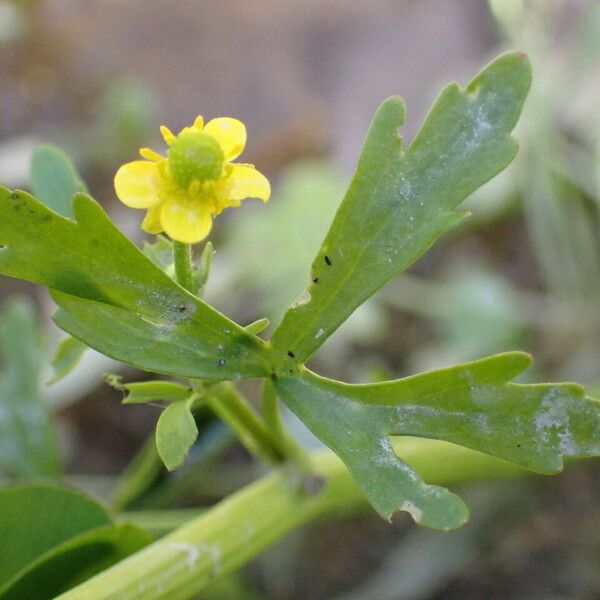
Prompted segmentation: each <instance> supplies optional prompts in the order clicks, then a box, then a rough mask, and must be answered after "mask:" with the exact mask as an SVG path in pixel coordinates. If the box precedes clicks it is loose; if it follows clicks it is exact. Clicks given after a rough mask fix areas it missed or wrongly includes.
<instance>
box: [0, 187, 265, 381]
mask: <svg viewBox="0 0 600 600" xmlns="http://www.w3.org/2000/svg"><path fill="white" fill-rule="evenodd" d="M0 211H1V212H2V215H3V218H2V221H1V222H0V241H1V242H2V243H3V244H4V245H5V246H7V247H6V248H4V249H3V250H2V252H1V253H0V272H2V273H4V274H6V275H10V276H11V277H19V278H21V279H27V280H29V281H34V282H36V283H40V284H42V285H46V286H47V287H49V288H50V289H51V290H52V293H53V297H54V299H55V301H56V302H57V304H58V305H59V306H60V308H61V310H59V311H58V313H57V314H56V315H55V321H56V323H57V324H58V325H59V327H61V328H62V329H64V330H65V331H67V332H68V333H70V334H71V335H73V336H74V337H77V338H78V339H81V340H82V341H84V342H85V343H86V344H87V345H88V346H91V347H92V348H94V349H96V350H98V351H99V352H102V353H103V354H106V355H108V356H111V357H113V358H116V359H117V360H122V361H123V362H127V363H129V364H132V365H134V366H137V367H140V368H142V369H146V370H150V371H157V372H161V373H169V374H173V375H183V376H187V377H199V378H205V379H218V380H220V379H237V378H240V377H256V376H260V375H264V374H265V372H266V369H265V366H264V355H265V350H264V345H263V343H262V342H261V340H259V339H258V338H257V337H255V336H253V335H251V334H248V333H247V332H246V331H245V330H244V329H243V328H242V327H240V326H239V325H237V324H236V323H234V322H233V321H231V320H230V319H227V318H226V317H224V316H223V315H221V314H220V313H218V312H217V311H215V310H214V309H213V308H211V307H210V306H208V305H207V304H205V303H204V302H202V301H201V300H200V299H198V298H197V297H195V296H193V295H191V294H189V293H188V292H186V291H185V290H183V289H182V288H181V287H180V286H179V285H178V284H177V283H175V282H174V281H173V280H172V279H171V278H169V277H168V276H167V275H166V274H165V273H164V272H163V271H161V269H160V268H159V267H157V266H156V265H155V264H154V263H153V262H151V261H150V260H149V259H148V258H147V257H146V256H144V254H143V253H142V252H140V251H139V250H138V249H137V248H136V247H135V246H134V245H133V244H132V243H131V241H129V240H128V239H127V238H126V237H125V236H124V235H123V234H122V233H121V232H120V231H119V230H118V229H117V228H116V227H115V226H114V225H113V224H112V222H111V221H110V219H109V218H108V216H107V215H106V213H105V212H104V211H103V210H102V209H101V208H100V206H99V205H98V204H97V203H96V202H95V201H94V200H92V199H91V198H89V197H88V196H85V195H83V194H80V195H77V196H75V198H74V200H73V214H74V215H75V218H76V221H75V222H74V221H72V220H70V219H67V218H65V217H62V216H60V215H58V214H56V213H55V212H53V211H51V210H49V209H48V208H46V207H45V206H44V205H43V204H42V203H40V202H38V201H37V200H36V199H35V198H33V197H32V196H30V195H29V194H26V193H24V192H11V191H10V190H7V189H6V188H0Z"/></svg>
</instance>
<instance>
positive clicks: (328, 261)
mask: <svg viewBox="0 0 600 600" xmlns="http://www.w3.org/2000/svg"><path fill="white" fill-rule="evenodd" d="M325 262H326V263H327V266H328V267H330V266H331V259H330V258H329V256H326V257H325Z"/></svg>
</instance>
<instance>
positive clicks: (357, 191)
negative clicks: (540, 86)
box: [273, 53, 531, 363]
mask: <svg viewBox="0 0 600 600" xmlns="http://www.w3.org/2000/svg"><path fill="white" fill-rule="evenodd" d="M530 79H531V73H530V66H529V62H528V60H527V59H526V57H525V56H524V55H523V54H521V53H511V54H506V55H503V56H501V57H499V58H497V59H496V60H494V61H493V62H492V63H491V64H490V65H489V66H488V67H486V68H485V69H484V70H483V71H482V72H481V73H480V74H479V75H477V77H476V78H475V79H474V80H473V81H471V83H469V85H468V86H467V87H466V88H465V89H464V90H462V89H461V88H460V87H459V86H458V85H457V84H455V83H454V84H451V85H449V86H448V87H447V88H446V89H445V90H444V91H443V92H442V93H441V95H440V97H439V98H438V99H437V101H436V103H435V104H434V106H433V108H432V109H431V112H430V113H429V115H428V116H427V119H426V120H425V122H424V124H423V126H422V127H421V130H420V131H419V133H418V134H417V136H416V138H415V139H414V141H413V142H412V143H411V144H410V146H409V147H408V148H407V149H406V150H403V149H402V140H401V138H400V137H399V135H398V128H399V127H400V125H402V123H403V121H404V103H403V102H402V100H401V99H400V98H389V99H388V100H386V101H385V102H384V103H383V104H382V105H381V107H380V108H379V110H378V111H377V113H376V115H375V117H374V119H373V123H372V124H371V128H370V129H369V133H368V135H367V139H366V142H365V145H364V148H363V151H362V154H361V157H360V160H359V163H358V167H357V170H356V173H355V175H354V178H353V180H352V183H351V185H350V188H349V190H348V193H347V194H346V197H345V198H344V200H343V202H342V204H341V206H340V208H339V210H338V212H337V214H336V216H335V219H334V221H333V224H332V225H331V228H330V230H329V233H328V234H327V236H326V238H325V241H324V242H323V244H322V246H321V249H320V251H319V253H318V255H317V257H316V259H315V261H314V263H313V266H312V271H311V276H310V277H311V282H310V283H309V286H308V288H307V290H306V292H305V294H304V295H303V296H302V297H301V298H300V299H299V300H298V301H297V302H296V304H295V305H293V306H292V307H290V309H289V310H288V312H287V313H286V315H285V316H284V318H283V321H282V322H281V324H280V326H279V327H278V329H277V330H276V331H275V334H274V336H273V345H274V347H275V348H276V350H278V351H279V352H280V354H281V355H282V356H283V355H285V353H287V352H288V351H289V352H291V353H292V354H293V355H294V357H295V360H296V361H297V362H300V363H302V362H304V361H305V360H306V359H307V358H308V357H309V356H310V355H311V354H312V353H313V352H314V351H315V350H316V349H317V348H318V347H319V346H320V345H321V344H322V343H323V342H324V341H325V340H326V339H327V338H328V337H329V336H330V335H331V334H332V333H333V332H334V331H335V330H336V329H337V328H338V327H339V325H341V323H343V322H344V321H345V320H346V318H347V317H348V316H349V315H350V314H351V313H352V312H353V311H354V309H355V308H356V307H357V306H359V305H360V304H361V303H362V302H364V301H365V300H366V299H367V298H369V297H370V296H371V295H372V294H374V293H375V292H376V291H377V290H378V289H379V288H380V287H381V286H382V285H383V284H384V283H386V282H387V281H388V280H390V279H391V278H392V277H394V276H396V275H398V274H399V273H400V272H401V271H403V270H404V269H406V268H407V267H408V266H410V265H411V264H412V263H413V262H414V261H415V260H416V259H417V258H419V256H421V255H422V254H423V253H424V252H425V251H426V250H427V249H428V248H429V247H430V246H431V244H432V243H433V242H434V241H435V240H436V239H437V238H438V237H439V236H440V235H441V234H443V233H444V232H446V231H448V230H449V229H451V228H452V227H454V226H455V225H456V224H457V223H458V222H459V221H461V220H462V218H463V217H464V216H465V215H464V213H458V212H456V211H455V209H456V207H457V206H458V205H459V204H460V202H462V200H464V198H465V197H466V196H467V195H468V194H470V193H471V192H473V191H474V190H475V189H477V188H478V187H479V186H481V185H482V184H483V183H485V182H486V181H487V180H488V179H490V178H491V177H493V176H494V175H496V174H497V173H498V172H500V171H501V170H502V169H504V167H506V166H507V165H508V164H509V163H510V161H511V160H512V159H513V157H514V156H515V154H516V151H517V143H516V142H515V140H514V139H513V138H512V137H511V136H510V132H511V130H512V129H513V127H514V126H515V124H516V122H517V119H518V117H519V114H520V112H521V108H522V106H523V102H524V100H525V97H526V95H527V91H528V89H529V85H530Z"/></svg>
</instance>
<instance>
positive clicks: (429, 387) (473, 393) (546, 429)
mask: <svg viewBox="0 0 600 600" xmlns="http://www.w3.org/2000/svg"><path fill="white" fill-rule="evenodd" d="M530 362H531V360H530V357H529V356H528V355H526V354H523V353H518V352H513V353H507V354H499V355H497V356H492V357H488V358H485V359H482V360H479V361H475V362H471V363H466V364H463V365H458V366H455V367H451V368H449V369H442V370H438V371H432V372H430V373H423V374H420V375H415V376H413V377H407V378H405V379H400V380H397V381H390V382H385V383H377V384H369V385H349V384H344V383H341V382H338V381H332V380H329V379H325V378H322V377H319V376H317V375H314V374H312V373H310V372H308V371H304V372H302V373H300V375H299V377H285V378H278V379H277V380H276V382H275V384H276V386H277V389H278V391H279V393H280V395H281V397H282V398H283V400H284V401H285V402H286V404H287V405H288V406H289V407H290V408H291V409H292V410H293V411H294V412H295V413H296V414H297V415H298V416H299V417H300V418H301V419H302V420H303V421H304V422H305V423H306V424H307V425H308V427H309V428H310V429H311V430H312V431H313V433H314V434H315V435H317V437H319V438H320V439H321V440H322V441H323V442H324V443H326V444H327V445H328V446H329V447H330V448H331V449H332V450H334V451H335V452H336V454H338V456H340V458H341V459H342V460H343V461H344V462H345V463H346V465H347V466H348V468H349V470H350V471H351V472H352V473H353V475H354V477H355V478H356V480H357V482H358V483H359V484H360V485H361V487H362V489H363V491H364V492H365V494H366V495H367V497H368V499H369V501H370V502H371V504H372V505H373V506H374V507H375V508H376V510H377V511H378V512H379V513H380V514H381V515H382V516H384V517H386V518H390V517H391V515H392V514H393V513H394V512H395V511H396V510H406V511H408V512H410V513H411V515H412V516H413V518H414V519H415V521H417V522H418V523H421V524H423V525H428V526H430V527H435V528H442V529H448V528H453V527H457V526H459V525H460V524H461V523H462V522H463V521H464V519H465V518H466V512H465V510H464V505H462V503H461V502H460V501H459V499H458V498H457V497H456V496H454V495H453V494H450V492H448V491H447V490H441V489H440V488H437V487H432V486H428V485H426V484H425V483H424V482H423V481H421V479H420V478H419V476H418V475H417V474H416V473H415V472H414V471H413V470H412V469H411V468H410V467H409V466H408V465H406V464H405V463H404V462H403V461H401V460H400V459H399V458H398V457H397V456H396V454H395V453H394V451H393V448H392V445H391V443H390V440H389V436H391V435H410V436H417V437H426V438H432V439H438V440H445V441H448V442H452V443H455V444H459V445H461V446H464V447H466V448H471V449H473V450H477V451H480V452H483V453H486V454H489V455H492V456H495V457H498V458H502V459H505V460H508V461H511V462H513V463H516V464H518V465H521V466H523V467H526V468H528V469H531V470H534V471H537V472H541V473H552V472H556V471H559V470H560V469H561V468H562V465H563V457H588V456H597V455H599V454H600V402H598V401H597V400H594V399H591V398H585V396H584V391H583V388H582V387H581V386H579V385H576V384H570V383H567V384H538V385H521V384H515V383H509V381H510V379H512V378H513V377H515V376H516V375H518V374H519V373H521V372H522V371H523V370H524V369H526V368H527V367H528V366H529V364H530Z"/></svg>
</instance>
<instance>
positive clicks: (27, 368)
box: [0, 298, 59, 479]
mask: <svg viewBox="0 0 600 600" xmlns="http://www.w3.org/2000/svg"><path fill="white" fill-rule="evenodd" d="M0 354H1V360H2V365H3V369H2V372H0V472H2V473H4V474H5V475H9V476H12V477H17V478H20V479H33V478H37V477H55V476H56V475H57V474H58V472H59V458H58V452H57V447H56V439H55V433H54V422H53V419H52V417H51V414H50V411H49V409H48V407H47V406H46V405H45V402H44V397H43V394H42V377H43V367H44V364H45V363H46V352H45V348H44V344H43V339H42V333H41V331H40V325H39V323H38V320H37V315H36V309H35V307H34V306H33V304H32V303H31V301H30V300H28V299H27V298H14V299H12V300H9V302H8V303H7V304H5V306H4V308H3V310H2V313H1V314H0Z"/></svg>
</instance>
